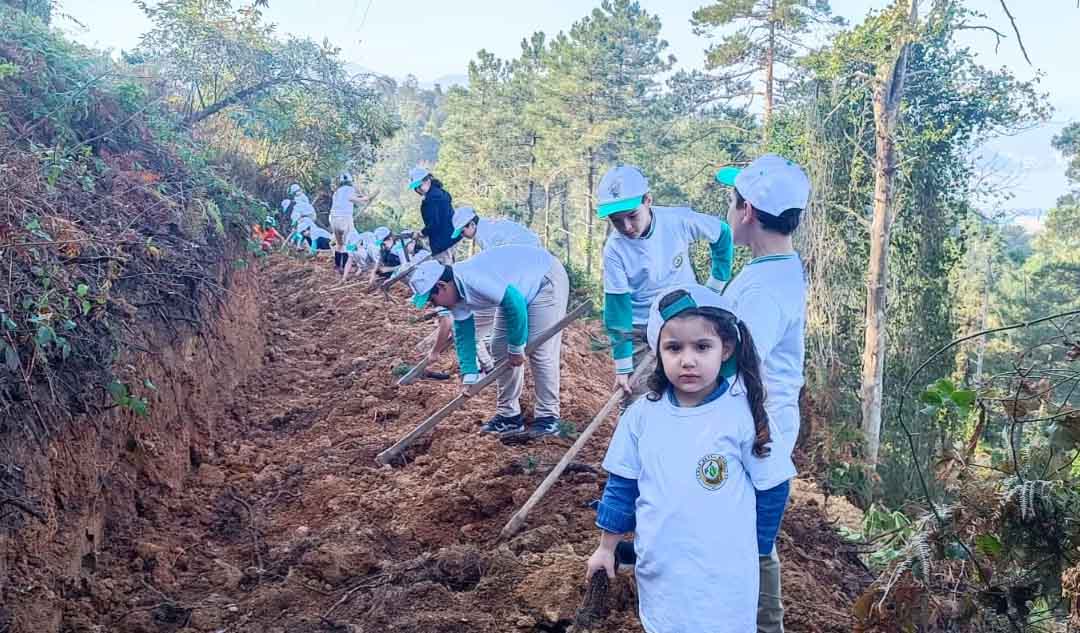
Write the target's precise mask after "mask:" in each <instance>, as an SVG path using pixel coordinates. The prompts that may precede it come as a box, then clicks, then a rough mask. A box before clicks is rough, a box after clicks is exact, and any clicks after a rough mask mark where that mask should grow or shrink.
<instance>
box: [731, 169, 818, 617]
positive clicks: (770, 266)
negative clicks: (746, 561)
mask: <svg viewBox="0 0 1080 633" xmlns="http://www.w3.org/2000/svg"><path fill="white" fill-rule="evenodd" d="M716 179H717V181H719V182H720V183H721V184H724V185H727V186H729V187H733V188H734V191H733V192H732V200H731V207H730V209H729V210H728V216H727V217H728V223H729V224H730V225H731V230H732V234H733V235H734V240H735V243H736V244H738V245H742V246H748V247H750V254H751V255H752V256H753V259H752V260H751V261H750V263H748V264H747V265H746V266H744V267H743V269H742V270H741V271H739V274H738V275H737V276H736V277H735V278H734V279H732V280H731V282H730V283H728V285H727V287H726V288H725V289H724V297H725V298H727V299H730V300H731V301H732V302H733V304H734V306H735V309H736V310H737V311H738V313H739V315H740V316H741V317H742V319H743V320H744V321H746V323H747V325H748V326H749V328H750V331H751V332H753V335H754V343H755V345H756V347H757V350H758V356H760V357H761V362H762V366H763V368H764V382H765V389H766V392H767V393H768V397H767V399H766V401H765V408H766V410H767V411H768V414H769V419H770V420H771V421H772V425H773V428H774V429H775V430H776V436H775V437H774V438H773V450H774V451H776V452H777V453H778V454H779V455H780V456H782V457H789V458H790V456H791V452H792V449H794V447H795V440H796V438H797V437H798V435H799V391H800V390H801V389H802V386H803V356H804V351H805V344H804V338H803V337H804V330H805V327H806V282H805V278H804V274H803V267H802V261H801V260H800V259H799V254H798V253H796V252H795V247H794V245H793V244H792V239H791V235H792V233H794V231H795V229H796V228H798V226H799V219H800V216H801V215H802V211H803V209H805V208H806V205H807V203H808V202H809V199H810V180H809V179H808V178H807V176H806V173H805V172H803V170H802V169H801V168H800V167H799V166H798V165H796V164H795V163H794V162H792V161H790V160H787V159H786V158H783V157H781V156H777V155H776V154H766V155H764V156H761V157H760V158H758V159H757V160H755V161H753V162H752V163H750V164H749V165H747V166H746V168H744V169H739V168H736V167H725V168H724V169H721V170H720V171H719V172H718V173H717V174H716ZM760 566H761V594H760V599H759V603H758V631H760V632H762V633H781V632H782V631H783V630H784V621H783V616H784V608H783V603H782V601H781V594H780V560H779V558H778V557H777V555H776V548H773V550H772V552H771V553H770V554H769V555H768V556H762V557H761V559H760Z"/></svg>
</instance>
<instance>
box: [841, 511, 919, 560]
mask: <svg viewBox="0 0 1080 633" xmlns="http://www.w3.org/2000/svg"><path fill="white" fill-rule="evenodd" d="M838 529H839V531H840V534H841V536H843V537H844V538H845V539H846V540H848V541H852V542H856V543H872V544H873V545H874V548H873V551H872V552H870V553H869V554H868V555H867V558H866V562H867V563H868V564H869V565H870V567H871V568H872V569H874V570H875V571H878V572H881V571H882V570H884V569H885V568H886V567H887V566H888V565H889V564H891V563H893V562H894V561H896V560H897V559H899V558H900V557H902V556H904V555H905V550H906V549H907V546H908V543H909V542H910V541H911V537H912V536H913V535H914V533H915V529H916V524H915V522H914V521H912V520H911V519H910V518H908V516H907V515H906V514H904V513H903V512H900V511H899V510H888V509H887V508H883V507H881V506H879V505H877V504H870V507H868V508H867V509H866V510H865V511H864V512H863V523H862V527H861V529H860V530H859V531H854V530H851V529H849V528H846V527H843V526H840V527H839V528H838Z"/></svg>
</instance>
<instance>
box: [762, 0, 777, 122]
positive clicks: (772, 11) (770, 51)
mask: <svg viewBox="0 0 1080 633" xmlns="http://www.w3.org/2000/svg"><path fill="white" fill-rule="evenodd" d="M776 20H777V16H776V0H773V2H772V5H771V6H770V7H769V45H768V48H767V50H766V51H765V116H764V124H765V125H764V128H765V130H764V134H765V141H766V142H768V140H769V121H771V120H772V110H773V65H774V63H775V61H776Z"/></svg>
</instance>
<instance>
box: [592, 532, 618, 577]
mask: <svg viewBox="0 0 1080 633" xmlns="http://www.w3.org/2000/svg"><path fill="white" fill-rule="evenodd" d="M622 538H623V535H622V534H613V533H611V532H604V531H601V532H600V544H599V545H597V546H596V551H595V552H593V554H592V556H590V557H589V561H588V562H587V563H585V580H586V581H588V580H590V579H592V577H593V574H595V573H596V572H598V571H600V570H601V569H603V570H604V571H605V572H607V575H608V578H614V577H615V547H616V546H617V545H618V544H619V541H621V540H622Z"/></svg>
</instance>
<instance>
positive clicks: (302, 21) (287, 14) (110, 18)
mask: <svg viewBox="0 0 1080 633" xmlns="http://www.w3.org/2000/svg"><path fill="white" fill-rule="evenodd" d="M640 1H641V5H642V6H643V7H644V8H645V9H646V10H648V11H650V12H652V13H654V14H657V15H659V16H660V18H661V20H662V22H663V33H662V35H663V37H664V38H665V39H666V40H667V41H668V42H669V44H670V48H669V51H670V53H671V54H673V55H675V56H676V57H677V58H678V60H679V65H680V66H684V67H697V66H700V65H701V63H702V59H703V51H704V49H705V47H706V46H707V45H708V40H707V39H705V38H703V37H698V36H696V35H694V34H693V33H692V32H691V30H690V24H689V18H690V14H691V12H693V11H694V9H697V8H698V7H700V6H703V5H704V4H707V1H706V0H640ZM598 4H599V0H596V1H595V2H594V1H590V0H544V1H543V2H522V1H521V0H454V1H452V2H448V1H447V0H411V1H410V2H401V1H400V0H399V1H397V2H389V1H388V0H270V9H269V10H268V11H266V17H267V19H268V20H269V21H271V22H275V23H277V24H278V25H280V29H281V30H282V31H285V32H288V33H292V34H296V35H300V36H310V37H313V38H316V39H320V40H321V39H322V38H328V39H329V40H330V41H331V42H333V43H334V44H336V45H338V46H340V47H341V48H342V50H343V51H344V53H345V57H346V59H348V60H349V61H351V62H354V63H357V64H360V65H362V66H364V67H366V68H370V69H372V70H375V71H378V72H381V73H385V74H387V75H391V76H394V77H399V78H400V77H404V76H405V75H409V74H412V75H415V76H416V77H418V78H419V79H420V80H421V81H431V80H434V79H438V78H440V77H444V76H447V75H462V74H464V73H465V72H466V66H467V64H468V62H469V60H470V59H472V58H473V57H474V56H475V54H476V51H478V50H480V49H481V48H485V49H487V50H489V51H491V52H493V53H494V54H496V55H497V56H499V57H503V58H509V57H514V56H516V55H517V54H518V52H519V50H520V48H519V44H520V42H521V40H522V38H524V37H527V36H528V35H529V34H531V33H533V32H534V31H544V32H545V33H548V34H549V35H550V34H553V33H556V32H558V31H560V30H566V29H568V28H569V27H570V25H571V24H572V23H573V22H574V21H575V20H577V19H579V18H581V17H582V16H584V15H585V14H586V13H587V12H588V11H590V10H591V8H592V7H593V6H596V5H598ZM885 4H886V1H885V0H832V6H833V11H834V12H835V13H837V14H839V15H842V16H844V17H846V18H847V19H848V20H850V21H859V20H860V19H861V18H862V17H863V16H865V15H866V12H867V11H869V10H871V9H873V8H880V7H882V6H884V5H885ZM968 5H969V6H970V7H972V8H974V9H976V10H978V11H981V12H983V13H985V14H986V15H987V18H986V23H987V24H990V25H992V26H994V27H995V28H997V29H999V30H1000V31H1002V32H1005V33H1007V34H1009V35H1010V38H1009V39H1008V40H1006V41H1004V42H1002V44H1001V46H1000V49H999V50H998V51H996V52H995V50H994V48H995V47H994V45H995V41H994V37H993V36H992V35H991V34H990V33H989V32H988V31H983V30H972V31H968V32H966V33H964V34H963V35H964V36H965V37H964V41H966V42H968V43H969V44H970V46H972V48H973V49H974V50H975V51H977V52H978V54H979V57H980V61H981V63H983V64H984V65H986V66H990V67H999V66H1008V67H1009V68H1010V69H1011V70H1012V71H1013V72H1014V73H1016V74H1017V76H1019V77H1020V78H1024V79H1027V78H1031V77H1033V76H1035V75H1036V73H1037V72H1039V71H1041V72H1042V73H1043V77H1042V81H1041V86H1042V87H1043V89H1044V90H1045V91H1046V92H1048V93H1050V100H1051V103H1052V104H1053V105H1054V107H1055V109H1056V111H1055V113H1054V116H1053V119H1052V121H1051V122H1050V123H1049V124H1047V125H1045V126H1042V127H1040V128H1039V129H1036V130H1031V131H1028V132H1025V133H1023V134H1019V135H1016V136H1013V137H1009V138H1003V139H996V140H994V141H992V142H990V143H989V144H988V145H987V146H986V147H984V148H982V149H981V150H980V153H981V154H982V155H983V157H984V160H989V161H993V162H995V163H997V164H1007V165H1011V166H1013V168H1014V169H1015V170H1016V171H1017V173H1019V174H1021V175H1020V178H1019V179H1018V182H1017V184H1016V188H1015V193H1016V198H1015V199H1014V200H1012V201H1011V202H1009V203H1008V204H1007V206H1009V207H1017V208H1027V207H1047V206H1050V205H1052V204H1053V202H1054V200H1055V199H1056V198H1057V196H1059V195H1061V194H1062V193H1064V192H1065V190H1066V187H1067V184H1066V181H1065V176H1064V172H1065V166H1064V163H1063V161H1062V160H1061V159H1060V157H1059V156H1057V154H1056V153H1055V152H1053V150H1051V149H1050V139H1051V137H1053V135H1054V134H1056V133H1057V132H1058V131H1059V130H1060V129H1061V127H1062V126H1063V125H1064V124H1066V123H1068V122H1069V121H1072V120H1077V119H1080V64H1078V62H1077V61H1076V60H1077V59H1078V58H1080V42H1078V37H1077V35H1076V34H1077V32H1080V31H1078V27H1080V9H1078V8H1077V4H1076V2H1075V1H1074V0H1039V1H1038V2H1034V1H1032V0H1012V1H1011V2H1009V5H1010V9H1011V10H1012V12H1013V15H1014V16H1015V17H1016V20H1017V22H1018V24H1019V26H1020V29H1021V35H1022V36H1023V37H1024V44H1025V45H1026V46H1027V49H1028V53H1029V54H1030V55H1031V61H1032V63H1033V64H1034V65H1033V66H1030V65H1028V64H1027V62H1025V61H1024V59H1023V56H1022V55H1021V53H1020V50H1019V47H1018V46H1017V45H1016V40H1015V38H1014V37H1011V35H1012V30H1011V27H1010V25H1009V21H1008V18H1007V17H1006V16H1005V14H1004V12H1003V11H1002V9H1001V5H1000V2H999V0H969V2H968ZM62 12H65V13H68V14H70V15H72V16H73V17H74V18H75V19H77V20H78V21H79V22H81V23H82V24H84V25H85V28H80V27H78V26H76V25H75V24H73V23H71V22H70V21H63V20H61V21H60V24H59V26H61V28H64V30H66V31H68V32H69V33H70V34H71V35H73V36H74V37H76V38H77V39H79V40H80V41H82V42H84V43H87V44H90V45H94V46H97V47H99V48H105V49H113V50H119V49H128V48H132V47H133V46H135V44H136V43H137V42H138V39H139V35H140V34H142V33H143V32H144V31H146V30H147V29H148V27H149V23H148V21H147V19H146V17H145V16H144V15H143V14H142V12H140V11H139V10H138V8H137V7H135V5H134V3H133V2H131V0H62Z"/></svg>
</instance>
